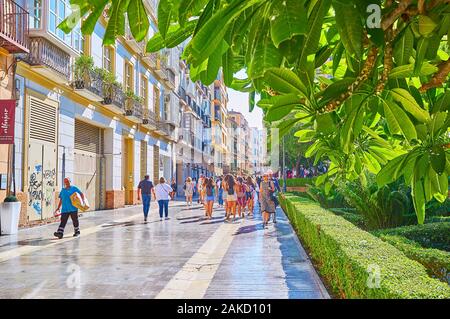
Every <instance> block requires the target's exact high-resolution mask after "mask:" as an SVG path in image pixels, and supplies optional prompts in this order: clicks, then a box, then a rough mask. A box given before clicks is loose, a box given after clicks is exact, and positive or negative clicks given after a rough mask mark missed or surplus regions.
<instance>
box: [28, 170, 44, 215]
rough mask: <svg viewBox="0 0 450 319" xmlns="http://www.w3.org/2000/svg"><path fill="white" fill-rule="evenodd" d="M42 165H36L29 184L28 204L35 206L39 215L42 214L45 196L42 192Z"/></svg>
mask: <svg viewBox="0 0 450 319" xmlns="http://www.w3.org/2000/svg"><path fill="white" fill-rule="evenodd" d="M41 175H42V165H35V166H34V171H33V173H31V175H30V182H29V185H28V198H29V202H28V206H30V207H33V209H34V210H35V212H36V213H37V214H38V215H41V214H42V207H41V202H42V199H43V198H44V196H43V193H42V178H41Z"/></svg>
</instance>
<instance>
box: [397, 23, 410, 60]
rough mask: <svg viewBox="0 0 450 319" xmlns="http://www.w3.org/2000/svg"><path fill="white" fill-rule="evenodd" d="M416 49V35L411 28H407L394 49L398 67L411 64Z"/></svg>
mask: <svg viewBox="0 0 450 319" xmlns="http://www.w3.org/2000/svg"><path fill="white" fill-rule="evenodd" d="M413 47H414V34H413V32H412V30H411V28H406V30H405V32H403V34H402V36H401V38H400V40H399V41H397V42H396V44H395V47H394V57H395V62H396V63H397V65H399V66H400V65H405V64H409V58H410V57H411V55H412V52H413Z"/></svg>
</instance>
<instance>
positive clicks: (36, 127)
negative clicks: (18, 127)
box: [29, 96, 58, 144]
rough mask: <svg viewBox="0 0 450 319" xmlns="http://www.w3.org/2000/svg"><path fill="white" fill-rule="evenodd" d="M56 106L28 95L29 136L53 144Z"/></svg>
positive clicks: (55, 129) (55, 131)
mask: <svg viewBox="0 0 450 319" xmlns="http://www.w3.org/2000/svg"><path fill="white" fill-rule="evenodd" d="M57 120H58V108H57V106H56V105H53V104H49V103H45V102H44V101H42V100H39V99H37V98H34V97H32V96H30V119H29V123H30V138H32V139H35V140H38V141H43V142H49V143H53V144H55V143H56V141H57V125H56V123H57Z"/></svg>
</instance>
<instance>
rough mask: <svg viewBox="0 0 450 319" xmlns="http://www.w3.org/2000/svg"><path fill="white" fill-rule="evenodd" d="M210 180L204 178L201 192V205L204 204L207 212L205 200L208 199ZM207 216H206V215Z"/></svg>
mask: <svg viewBox="0 0 450 319" xmlns="http://www.w3.org/2000/svg"><path fill="white" fill-rule="evenodd" d="M208 180H209V179H208V178H206V177H203V178H202V187H201V189H200V191H199V193H200V198H201V200H200V203H201V204H203V208H205V211H206V200H205V198H206V185H207V184H208ZM199 182H200V181H199ZM205 216H206V213H205Z"/></svg>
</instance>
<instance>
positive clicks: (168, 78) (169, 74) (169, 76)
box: [166, 69, 175, 90]
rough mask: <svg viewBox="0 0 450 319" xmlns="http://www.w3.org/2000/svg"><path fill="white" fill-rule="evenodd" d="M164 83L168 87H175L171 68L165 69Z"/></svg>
mask: <svg viewBox="0 0 450 319" xmlns="http://www.w3.org/2000/svg"><path fill="white" fill-rule="evenodd" d="M166 84H167V86H168V87H169V89H171V90H173V89H175V72H173V71H172V70H171V69H166Z"/></svg>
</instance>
